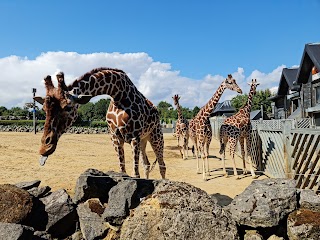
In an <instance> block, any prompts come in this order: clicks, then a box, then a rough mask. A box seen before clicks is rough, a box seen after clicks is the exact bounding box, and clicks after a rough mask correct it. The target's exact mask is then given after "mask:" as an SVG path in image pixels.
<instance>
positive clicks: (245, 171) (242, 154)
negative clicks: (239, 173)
mask: <svg viewBox="0 0 320 240" xmlns="http://www.w3.org/2000/svg"><path fill="white" fill-rule="evenodd" d="M239 143H240V147H241V156H242V162H243V175H246V174H247V168H246V152H245V151H244V138H243V137H240V138H239Z"/></svg>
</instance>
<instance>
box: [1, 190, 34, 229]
mask: <svg viewBox="0 0 320 240" xmlns="http://www.w3.org/2000/svg"><path fill="white" fill-rule="evenodd" d="M32 207H33V201H32V196H31V195H30V194H29V193H28V192H27V191H26V190H24V189H21V188H19V187H17V186H15V185H11V184H3V185H0V222H6V223H24V221H25V220H27V218H28V216H29V215H30V213H31V211H32Z"/></svg>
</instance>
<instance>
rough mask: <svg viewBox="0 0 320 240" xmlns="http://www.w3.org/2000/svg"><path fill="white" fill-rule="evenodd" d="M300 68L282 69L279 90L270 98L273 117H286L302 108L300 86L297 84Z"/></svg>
mask: <svg viewBox="0 0 320 240" xmlns="http://www.w3.org/2000/svg"><path fill="white" fill-rule="evenodd" d="M298 71H299V69H298V68H284V69H283V70H282V74H281V78H280V82H279V86H278V92H277V93H276V95H275V96H273V97H270V98H269V99H270V100H271V101H272V102H273V103H272V118H275V119H285V118H288V117H289V116H290V115H292V114H293V113H297V112H299V111H301V110H300V105H301V102H300V86H299V85H297V84H295V83H294V82H295V81H296V78H297V74H298ZM300 115H301V114H300Z"/></svg>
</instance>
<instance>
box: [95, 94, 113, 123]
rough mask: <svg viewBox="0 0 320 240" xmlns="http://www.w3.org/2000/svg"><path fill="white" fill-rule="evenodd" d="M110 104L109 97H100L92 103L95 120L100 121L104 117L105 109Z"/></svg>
mask: <svg viewBox="0 0 320 240" xmlns="http://www.w3.org/2000/svg"><path fill="white" fill-rule="evenodd" d="M109 104H110V99H100V100H99V101H98V102H96V103H95V104H94V116H93V118H94V119H95V120H98V121H101V120H105V119H106V113H107V109H108V107H109Z"/></svg>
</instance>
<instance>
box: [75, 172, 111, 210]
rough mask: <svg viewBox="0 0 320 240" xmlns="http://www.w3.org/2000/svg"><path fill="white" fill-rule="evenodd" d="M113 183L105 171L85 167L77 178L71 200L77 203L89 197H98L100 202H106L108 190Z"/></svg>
mask: <svg viewBox="0 0 320 240" xmlns="http://www.w3.org/2000/svg"><path fill="white" fill-rule="evenodd" d="M115 185H116V182H115V181H114V180H113V179H112V178H111V177H109V176H108V175H106V174H105V173H103V172H101V171H99V170H96V169H87V170H86V171H85V172H84V173H82V174H81V175H80V177H79V178H78V180H77V184H76V187H75V194H74V197H73V201H74V203H76V204H78V203H80V202H85V201H86V200H88V199H90V198H99V199H100V201H101V202H102V203H106V202H108V193H109V190H110V189H111V188H112V187H113V186H115Z"/></svg>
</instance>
